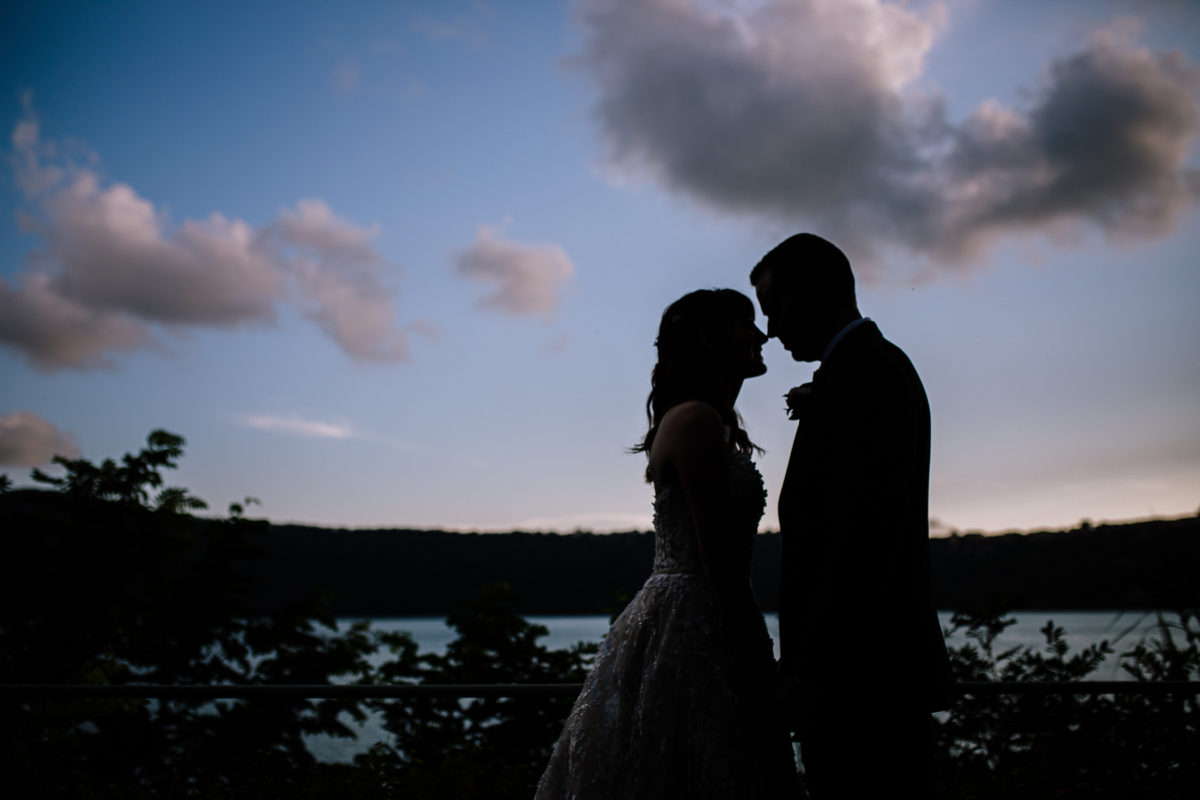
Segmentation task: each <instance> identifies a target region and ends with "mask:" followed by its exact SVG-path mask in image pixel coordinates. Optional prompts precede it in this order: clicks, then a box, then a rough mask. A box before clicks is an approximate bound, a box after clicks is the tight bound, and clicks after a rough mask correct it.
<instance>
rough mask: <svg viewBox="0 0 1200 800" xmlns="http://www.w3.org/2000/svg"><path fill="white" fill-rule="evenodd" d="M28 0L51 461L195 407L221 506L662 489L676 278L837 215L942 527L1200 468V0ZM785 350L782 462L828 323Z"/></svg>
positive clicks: (24, 238)
mask: <svg viewBox="0 0 1200 800" xmlns="http://www.w3.org/2000/svg"><path fill="white" fill-rule="evenodd" d="M0 14H2V16H0V23H2V24H0V31H2V33H0V45H2V46H0V122H3V125H4V126H5V131H6V133H7V134H10V135H8V136H6V138H5V140H4V145H3V147H4V154H5V157H4V161H3V165H2V166H3V172H2V174H0V205H2V206H3V219H2V220H0V231H3V234H2V235H0V281H2V282H0V469H3V471H4V472H5V473H6V474H8V475H9V476H11V477H12V478H13V480H14V481H15V482H16V483H17V484H18V485H24V484H26V483H27V482H28V472H29V468H30V467H32V466H36V465H39V464H45V462H46V461H47V460H48V459H49V457H50V455H52V454H53V453H54V452H68V453H78V454H81V455H83V456H86V457H88V458H93V459H100V458H104V457H108V456H116V455H119V454H120V453H123V452H126V451H128V450H133V449H136V448H137V447H139V446H140V445H141V443H142V442H143V441H144V439H145V436H146V434H147V433H148V432H149V431H150V430H151V429H152V428H156V427H162V428H166V429H168V430H171V431H175V432H178V433H180V434H183V435H184V436H185V437H187V439H188V446H187V454H186V456H185V458H184V461H183V463H182V465H181V468H180V470H179V471H178V474H177V475H176V476H174V481H175V482H177V483H179V484H180V485H184V486H187V487H189V488H191V489H192V490H193V491H194V492H195V493H196V494H198V495H200V496H201V497H204V498H206V499H207V500H208V501H209V502H210V503H211V504H212V505H213V506H214V507H215V508H217V509H221V508H224V506H225V505H226V504H227V503H229V502H231V501H234V500H238V499H240V498H242V497H243V496H246V495H252V496H255V497H257V498H259V499H260V500H261V501H262V504H261V506H259V507H257V508H256V513H261V514H262V515H264V516H266V517H268V518H270V519H273V520H277V521H302V522H311V523H319V524H327V525H345V526H376V525H378V526H412V527H456V528H468V529H511V528H526V529H529V528H534V529H543V530H547V529H554V530H573V529H575V528H593V529H598V530H607V529H628V528H634V527H636V528H646V527H648V526H649V524H650V490H649V488H648V487H647V486H646V485H645V484H644V483H642V479H641V473H642V469H643V464H642V462H641V458H640V457H638V456H632V455H628V454H627V453H626V452H625V448H626V447H628V446H629V445H630V444H632V443H633V442H634V441H636V440H637V439H638V438H639V436H640V435H641V434H642V432H643V428H644V416H643V411H642V408H643V404H644V401H645V395H646V392H647V390H648V380H649V371H650V368H651V366H652V361H653V348H652V342H653V338H654V333H655V330H656V327H657V324H658V317H659V315H660V314H661V311H662V309H663V308H664V307H665V306H666V305H667V304H668V303H670V302H671V301H672V300H674V299H675V298H676V297H678V296H680V295H681V294H683V293H685V292H687V291H690V290H692V289H694V288H699V287H703V286H730V287H733V288H738V289H741V290H743V291H746V292H747V293H749V292H750V287H749V286H748V283H747V274H748V272H749V269H750V267H751V266H753V264H754V263H755V262H756V261H757V260H758V258H759V257H761V255H762V254H763V253H765V252H766V251H767V250H768V249H770V248H771V247H772V246H773V245H774V244H775V243H776V242H778V241H779V240H781V239H782V238H784V237H786V236H787V235H789V234H791V233H793V232H795V231H798V230H812V231H814V232H817V233H821V234H823V235H826V236H828V237H829V238H831V239H833V240H834V241H835V242H837V243H838V244H839V245H841V246H842V247H843V248H844V249H846V250H847V252H849V253H850V255H851V257H852V260H853V262H854V263H855V266H856V271H857V273H858V276H859V305H860V308H861V309H862V311H863V312H864V313H865V314H866V315H868V316H870V317H871V318H873V319H875V320H876V321H877V322H878V323H879V324H880V327H881V328H882V330H883V331H884V333H885V335H886V336H888V337H889V338H890V339H892V340H893V341H895V342H896V343H897V344H899V345H900V346H901V347H903V348H904V349H905V350H906V351H907V352H908V353H909V355H910V357H911V358H912V359H913V361H914V363H915V364H916V366H917V368H918V370H919V371H920V372H921V375H922V377H923V379H924V381H925V384H926V389H927V391H928V393H929V396H930V402H931V406H932V409H933V415H934V452H933V466H932V486H931V513H932V515H933V516H934V517H935V518H936V520H937V524H936V525H935V531H938V532H940V531H944V530H946V529H950V528H954V529H959V530H971V529H974V530H984V531H1000V530H1007V529H1031V528H1037V527H1044V526H1051V527H1054V526H1066V525H1070V524H1072V523H1075V522H1077V521H1078V520H1080V519H1081V518H1085V517H1086V518H1091V519H1093V520H1101V519H1128V518H1136V517H1144V516H1148V515H1178V514H1183V513H1193V512H1195V510H1196V508H1197V506H1198V505H1200V492H1198V491H1197V490H1198V489H1200V359H1197V357H1196V355H1197V354H1196V350H1197V343H1198V342H1200V322H1198V319H1200V316H1198V315H1197V314H1196V313H1195V307H1196V305H1197V301H1200V269H1198V264H1197V259H1196V256H1195V253H1196V252H1200V225H1197V223H1198V222H1200V217H1198V212H1197V204H1196V200H1197V198H1198V197H1200V172H1198V171H1197V165H1198V164H1200V150H1198V147H1197V142H1198V136H1197V132H1198V131H1200V111H1198V108H1200V6H1197V5H1196V4H1193V3H1183V2H1155V1H1154V0H1140V1H1138V2H1134V1H1133V0H1130V1H1129V2H1116V1H1115V0H1114V1H1112V2H1089V3H1034V2H1003V3H1001V2H983V1H982V0H953V1H952V2H947V3H915V4H914V3H910V4H903V5H900V4H893V3H884V2H875V0H842V2H833V0H761V1H760V2H707V3H696V2H691V1H690V0H642V2H637V3H634V2H624V1H623V0H617V1H610V2H598V0H586V1H581V2H576V3H549V2H545V3H521V4H500V3H461V4H454V3H416V2H414V3H353V2H351V3H338V4H333V3H288V4H284V3H259V4H244V3H203V4H201V3H170V4H163V3H109V4H91V3H53V2H39V3H21V2H18V3H9V4H7V5H6V9H5V11H3V12H0ZM765 356H766V359H767V363H768V366H769V368H770V369H769V372H768V374H767V375H765V376H763V377H762V378H759V379H756V380H754V381H752V382H748V383H747V385H746V386H745V388H744V389H743V392H742V398H741V401H740V403H739V407H740V410H741V412H742V414H743V416H744V417H745V420H746V423H747V427H748V429H749V431H750V434H751V436H752V438H753V439H755V440H756V441H757V442H758V443H759V444H761V445H762V446H763V447H765V448H766V450H767V453H766V455H765V456H763V457H762V458H761V459H760V460H759V463H760V467H761V468H762V470H763V473H764V475H765V478H766V482H767V486H768V490H769V492H771V494H772V495H774V493H775V491H776V490H777V488H778V486H779V484H780V482H781V481H782V477H783V471H784V468H785V465H786V461H787V451H788V447H789V445H790V442H791V437H792V425H793V424H794V423H790V422H789V421H788V420H786V418H785V416H784V414H783V411H782V399H781V397H782V395H783V393H784V392H785V391H786V389H787V388H788V387H790V386H792V385H795V384H798V383H801V382H803V381H805V380H807V379H808V377H809V375H810V374H811V371H812V366H811V365H806V364H797V363H794V362H791V361H790V359H789V358H788V357H787V354H786V353H785V352H784V351H783V350H782V348H780V347H779V346H778V344H777V343H771V344H769V345H768V346H767V348H766V350H765ZM774 525H775V516H774V510H773V504H771V506H770V511H769V512H768V515H767V517H766V518H765V519H764V527H767V528H771V527H774Z"/></svg>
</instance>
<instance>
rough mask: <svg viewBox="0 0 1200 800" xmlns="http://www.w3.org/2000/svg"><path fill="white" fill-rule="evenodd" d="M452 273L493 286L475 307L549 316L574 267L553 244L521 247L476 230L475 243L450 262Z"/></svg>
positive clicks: (496, 234) (495, 233) (488, 229)
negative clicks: (452, 267)
mask: <svg viewBox="0 0 1200 800" xmlns="http://www.w3.org/2000/svg"><path fill="white" fill-rule="evenodd" d="M454 262H455V270H456V271H457V272H458V274H459V275H462V276H463V277H465V278H468V279H469V280H474V281H483V282H488V283H494V284H495V288H494V289H493V290H492V291H490V292H488V293H487V294H485V295H484V296H483V297H482V298H481V299H480V300H479V305H480V306H481V307H483V308H493V309H497V310H499V311H503V312H506V313H509V314H517V315H532V314H543V315H550V314H552V313H553V312H554V310H555V309H556V308H557V307H558V302H559V291H560V290H561V289H562V287H563V286H565V285H566V284H567V283H568V282H569V281H570V280H571V276H572V275H573V274H574V272H575V267H574V265H573V264H572V263H571V259H570V258H568V257H567V254H566V252H565V251H564V250H563V249H562V248H561V247H559V246H558V245H556V244H521V243H519V242H512V241H508V240H506V239H505V238H504V237H503V235H502V233H501V232H500V231H499V230H497V229H496V228H491V227H488V226H486V225H483V226H480V227H479V229H478V230H477V231H476V233H475V241H474V242H472V243H471V245H470V246H469V247H467V248H466V249H464V250H461V251H459V252H458V253H457V254H455V258H454Z"/></svg>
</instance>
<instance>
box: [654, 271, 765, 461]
mask: <svg viewBox="0 0 1200 800" xmlns="http://www.w3.org/2000/svg"><path fill="white" fill-rule="evenodd" d="M746 320H749V321H750V322H753V321H754V303H752V302H751V301H750V298H749V297H746V295H744V294H742V293H741V292H738V291H734V290H733V289H698V290H696V291H694V292H691V293H689V294H685V295H684V296H683V297H681V298H679V299H678V300H676V301H675V302H674V303H671V305H669V306H667V310H666V311H664V312H663V315H662V322H660V323H659V326H658V338H657V339H655V340H654V346H655V348H657V350H658V362H657V363H656V364H655V365H654V371H653V372H652V373H651V375H650V396H649V397H647V398H646V420H647V422H648V423H649V430H647V431H646V435H645V436H644V437H643V438H642V440H641V441H640V442H638V443H637V444H636V445H635V446H634V447H633V448H631V451H632V452H634V453H649V452H650V447H651V446H652V445H653V444H654V437H655V435H656V434H657V433H658V426H659V423H661V422H662V418H663V416H664V415H666V413H667V411H669V410H670V409H671V408H673V407H674V406H677V405H679V404H680V403H683V402H686V401H688V400H703V401H705V402H708V403H710V404H711V405H712V406H713V408H715V409H716V410H717V413H719V414H720V415H721V419H722V421H723V422H724V423H725V424H726V425H728V426H729V428H730V430H731V431H732V443H733V446H734V448H736V449H737V450H738V452H741V453H749V452H751V451H752V450H757V451H759V452H762V448H760V447H759V446H758V445H756V444H754V443H753V442H751V441H750V437H749V436H748V435H746V431H745V430H744V429H743V428H742V418H741V415H739V414H738V413H737V411H736V410H734V408H733V407H732V406H730V407H728V408H723V407H722V406H721V405H719V404H718V403H716V402H714V400H713V396H714V394H715V386H714V381H713V378H712V373H713V368H714V366H715V365H714V364H713V361H712V356H713V344H712V342H713V339H714V338H715V337H719V336H721V335H723V333H724V331H725V330H726V329H727V328H728V327H730V326H732V325H735V324H737V323H738V322H742V321H746ZM647 480H649V473H647Z"/></svg>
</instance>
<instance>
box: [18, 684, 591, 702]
mask: <svg viewBox="0 0 1200 800" xmlns="http://www.w3.org/2000/svg"><path fill="white" fill-rule="evenodd" d="M582 688H583V684H582V683H441V684H437V683H431V684H398V685H391V686H373V685H363V684H340V685H334V684H250V685H247V684H241V685H230V684H188V685H184V684H175V685H173V684H145V683H143V684H136V683H129V684H120V685H88V684H45V683H36V684H8V685H0V697H95V698H102V697H156V698H163V699H176V698H198V699H205V700H218V699H219V700H226V699H236V698H243V697H245V698H258V697H299V698H310V699H314V700H316V699H325V698H334V697H353V698H372V697H524V696H529V695H562V696H574V695H577V694H579V690H580V689H582Z"/></svg>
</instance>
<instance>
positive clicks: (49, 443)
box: [0, 411, 79, 467]
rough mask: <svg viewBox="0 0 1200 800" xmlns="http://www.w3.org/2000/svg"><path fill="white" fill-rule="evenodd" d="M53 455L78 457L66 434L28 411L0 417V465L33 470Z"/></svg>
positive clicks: (68, 435) (77, 452)
mask: <svg viewBox="0 0 1200 800" xmlns="http://www.w3.org/2000/svg"><path fill="white" fill-rule="evenodd" d="M56 455H62V456H67V457H68V458H74V457H76V456H78V455H79V448H78V447H76V446H75V439H74V438H73V437H72V436H71V435H70V434H68V433H63V432H61V431H59V430H58V429H57V428H55V427H54V426H53V425H51V424H50V423H49V422H47V421H46V420H44V419H42V418H41V417H39V416H38V415H37V414H34V413H33V412H31V411H14V412H13V413H11V414H0V465H5V466H18V467H37V466H40V465H42V464H46V463H48V462H49V461H50V459H51V458H53V457H54V456H56Z"/></svg>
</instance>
